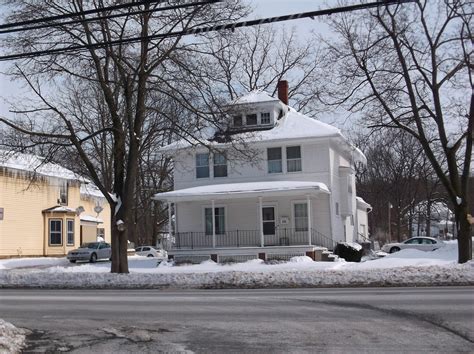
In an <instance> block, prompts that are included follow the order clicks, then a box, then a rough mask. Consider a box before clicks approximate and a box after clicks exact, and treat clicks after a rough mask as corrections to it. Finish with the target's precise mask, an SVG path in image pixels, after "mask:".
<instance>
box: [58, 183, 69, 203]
mask: <svg viewBox="0 0 474 354" xmlns="http://www.w3.org/2000/svg"><path fill="white" fill-rule="evenodd" d="M58 202H59V204H61V205H67V183H64V184H61V185H60V186H59V199H58Z"/></svg>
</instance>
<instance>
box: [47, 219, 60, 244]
mask: <svg viewBox="0 0 474 354" xmlns="http://www.w3.org/2000/svg"><path fill="white" fill-rule="evenodd" d="M62 236H63V235H62V221H61V220H50V221H49V244H50V245H61V244H62V241H63V240H62Z"/></svg>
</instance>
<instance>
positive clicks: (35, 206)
mask: <svg viewBox="0 0 474 354" xmlns="http://www.w3.org/2000/svg"><path fill="white" fill-rule="evenodd" d="M98 236H100V237H102V238H104V239H105V240H110V208H109V206H108V204H107V202H106V199H105V198H104V196H103V195H102V194H101V193H100V191H99V190H98V189H97V187H95V186H93V185H91V184H90V183H87V181H86V180H84V179H81V178H79V177H78V176H77V175H76V174H74V173H73V172H72V171H70V170H68V169H66V168H64V167H61V166H59V165H57V164H53V163H44V162H43V159H42V158H41V157H38V156H35V155H30V154H20V153H13V152H6V151H0V257H17V256H63V255H65V254H66V253H67V252H68V251H69V250H70V249H73V248H75V247H77V246H79V245H80V244H81V243H83V242H89V241H95V240H96V239H97V237H98Z"/></svg>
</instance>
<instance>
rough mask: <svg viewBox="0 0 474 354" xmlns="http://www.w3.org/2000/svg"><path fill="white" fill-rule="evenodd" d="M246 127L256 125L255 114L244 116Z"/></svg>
mask: <svg viewBox="0 0 474 354" xmlns="http://www.w3.org/2000/svg"><path fill="white" fill-rule="evenodd" d="M245 119H246V123H247V125H257V115H256V114H247V115H246V116H245Z"/></svg>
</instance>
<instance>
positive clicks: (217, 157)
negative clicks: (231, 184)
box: [214, 153, 227, 177]
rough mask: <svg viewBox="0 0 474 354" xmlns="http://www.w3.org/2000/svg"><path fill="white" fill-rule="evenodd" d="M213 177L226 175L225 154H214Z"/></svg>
mask: <svg viewBox="0 0 474 354" xmlns="http://www.w3.org/2000/svg"><path fill="white" fill-rule="evenodd" d="M214 177H227V158H226V155H225V154H220V153H216V154H214Z"/></svg>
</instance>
